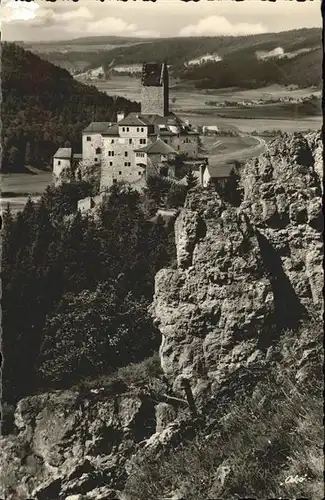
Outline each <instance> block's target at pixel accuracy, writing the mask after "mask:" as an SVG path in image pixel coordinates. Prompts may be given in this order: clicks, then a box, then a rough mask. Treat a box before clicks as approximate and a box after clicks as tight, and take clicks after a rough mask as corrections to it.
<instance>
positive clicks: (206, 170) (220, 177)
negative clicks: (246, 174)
mask: <svg viewBox="0 0 325 500" xmlns="http://www.w3.org/2000/svg"><path fill="white" fill-rule="evenodd" d="M233 172H235V166H234V165H233V164H226V165H209V164H207V165H202V166H201V167H200V170H199V175H198V181H199V184H200V185H201V186H203V187H207V186H208V184H209V183H210V182H213V183H215V184H216V183H218V184H219V185H220V186H225V185H226V183H227V181H228V179H229V177H230V176H231V174H232V173H233Z"/></svg>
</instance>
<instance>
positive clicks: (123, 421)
mask: <svg viewBox="0 0 325 500" xmlns="http://www.w3.org/2000/svg"><path fill="white" fill-rule="evenodd" d="M320 148H321V141H320V135H319V134H318V135H317V134H309V135H308V136H307V137H302V136H300V135H296V136H284V137H283V138H282V139H281V140H279V141H275V142H274V143H272V144H271V145H270V146H269V148H268V151H267V152H266V153H265V154H264V155H263V156H261V157H260V158H258V159H256V160H252V161H251V162H249V163H248V164H247V165H245V167H244V168H243V170H242V173H241V186H242V189H243V200H242V203H241V205H240V206H239V207H233V206H230V205H229V204H226V203H225V202H224V201H223V200H222V199H221V198H220V196H219V195H218V194H217V193H216V192H215V191H213V190H210V189H197V190H193V191H191V192H190V194H189V195H188V198H187V201H186V206H185V208H184V210H182V211H181V213H180V215H179V217H178V218H177V220H176V223H175V238H176V248H177V266H176V268H173V269H172V268H170V269H162V270H161V271H160V272H159V273H158V274H157V276H156V283H155V296H154V301H153V306H152V312H153V314H154V316H155V319H156V321H157V323H158V325H159V328H160V331H161V334H162V342H161V347H160V357H161V365H162V368H163V371H164V373H165V375H166V377H167V379H169V380H168V381H166V379H156V380H155V381H154V382H153V381H152V380H151V382H150V384H144V383H137V384H126V383H124V382H123V381H121V380H115V382H112V384H106V385H105V387H99V388H96V389H88V390H84V391H80V390H78V391H77V390H75V391H74V390H70V391H56V392H52V393H47V394H39V395H35V396H32V397H28V398H25V399H23V400H22V401H20V402H19V404H18V406H17V409H16V412H15V424H16V428H17V435H15V436H10V437H6V438H2V439H1V440H0V448H1V454H0V498H1V497H3V498H6V499H8V500H14V499H19V500H26V499H33V500H90V499H96V500H104V499H105V500H106V499H113V498H114V499H120V500H136V499H135V497H134V495H132V491H131V492H130V491H128V492H127V491H125V490H124V486H125V483H126V480H127V477H128V476H130V475H132V474H133V471H134V470H136V468H137V467H139V466H140V467H141V464H143V463H145V462H148V463H150V461H155V460H156V459H157V457H159V456H161V455H164V454H166V453H168V452H169V451H170V450H172V449H174V448H175V447H176V446H178V445H180V444H182V443H184V441H186V440H190V439H192V438H193V436H194V435H195V433H196V432H197V430H198V429H201V430H202V429H205V430H207V429H208V425H207V422H208V418H210V417H211V414H210V417H208V418H207V415H209V409H211V408H212V417H211V418H210V421H212V423H213V422H214V421H215V419H216V418H217V413H218V411H219V410H218V408H219V406H218V405H219V403H220V401H221V400H222V398H223V397H225V398H226V399H228V402H229V398H230V402H231V398H232V397H236V400H237V398H239V397H240V391H241V389H242V388H244V389H245V390H246V388H247V387H248V386H249V384H254V380H255V378H254V377H255V376H256V377H260V375H261V374H262V373H266V372H267V371H268V369H269V367H270V364H271V363H272V362H273V360H274V359H277V356H279V352H280V351H281V359H282V361H281V363H283V365H285V359H286V358H287V359H288V360H289V361H288V362H289V363H290V360H291V359H293V358H292V357H290V356H286V350H288V351H290V350H292V349H294V350H295V351H297V353H298V354H299V355H297V356H296V357H295V358H294V359H298V358H299V366H297V374H296V381H297V384H298V383H301V382H302V381H303V380H306V379H308V377H309V376H310V370H311V369H313V368H312V367H313V365H314V364H315V365H317V363H318V362H317V359H316V358H317V356H318V354H317V349H316V348H315V345H316V344H317V343H319V340H316V336H317V333H318V332H317V326H316V327H315V339H314V338H313V330H311V332H312V333H310V332H309V333H306V334H305V335H304V334H302V335H300V336H299V338H298V337H297V339H295V343H294V344H292V341H291V340H290V339H289V340H288V342H284V343H283V337H282V338H281V333H282V331H284V330H285V329H288V328H294V327H295V326H296V325H297V324H298V323H299V322H300V321H301V320H302V319H304V318H306V317H314V318H316V320H317V318H318V321H319V317H320V314H321V313H322V304H323V302H322V287H323V270H322V251H323V247H322V223H323V219H322V214H321V185H322V180H321V173H320V172H321V170H320V163H321V150H320ZM315 324H316V325H317V323H315ZM279 346H280V347H279ZM317 366H318V365H317ZM167 382H168V383H167ZM170 382H171V383H172V385H173V390H174V392H173V391H172V390H171V389H170V385H171V384H170ZM234 395H235V396H234ZM196 409H198V410H199V411H198V412H196ZM202 415H203V416H204V417H205V418H206V420H204V418H202ZM204 426H206V427H204ZM207 434H208V431H207ZM226 472H227V471H226V470H224V468H222V467H221V468H220V470H219V469H218V471H217V472H216V477H217V479H218V481H219V482H221V483H222V481H224V480H226V475H225V474H226ZM184 495H185V496H186V491H185V492H184V491H183V490H182V488H179V491H177V492H175V491H174V492H173V496H172V498H175V499H176V498H182V497H183V496H184ZM157 498H158V497H157Z"/></svg>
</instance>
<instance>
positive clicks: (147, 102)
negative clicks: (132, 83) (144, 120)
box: [141, 63, 169, 116]
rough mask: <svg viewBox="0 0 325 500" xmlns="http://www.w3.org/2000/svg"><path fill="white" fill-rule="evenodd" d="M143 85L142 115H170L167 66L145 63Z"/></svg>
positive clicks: (164, 64)
mask: <svg viewBox="0 0 325 500" xmlns="http://www.w3.org/2000/svg"><path fill="white" fill-rule="evenodd" d="M141 83H142V89H141V113H142V114H149V115H160V116H167V115H168V114H169V102H168V101H169V92H168V90H169V89H168V67H167V64H166V63H144V64H143V67H142V78H141Z"/></svg>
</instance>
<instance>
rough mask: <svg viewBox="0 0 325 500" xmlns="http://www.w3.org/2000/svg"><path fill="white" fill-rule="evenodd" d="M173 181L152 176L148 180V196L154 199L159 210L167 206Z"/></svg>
mask: <svg viewBox="0 0 325 500" xmlns="http://www.w3.org/2000/svg"><path fill="white" fill-rule="evenodd" d="M170 186H171V181H170V180H169V179H168V178H165V177H160V176H159V175H152V176H150V177H148V178H147V187H146V195H147V196H148V198H149V199H152V200H153V201H154V202H155V203H156V206H157V208H158V207H159V206H161V205H163V204H165V201H166V196H167V193H168V191H169V189H170Z"/></svg>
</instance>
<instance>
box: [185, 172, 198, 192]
mask: <svg viewBox="0 0 325 500" xmlns="http://www.w3.org/2000/svg"><path fill="white" fill-rule="evenodd" d="M196 185H197V178H196V177H195V175H194V173H193V171H192V170H189V171H188V173H187V175H186V186H187V190H188V191H189V190H190V189H193V188H194V187H195V186H196Z"/></svg>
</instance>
